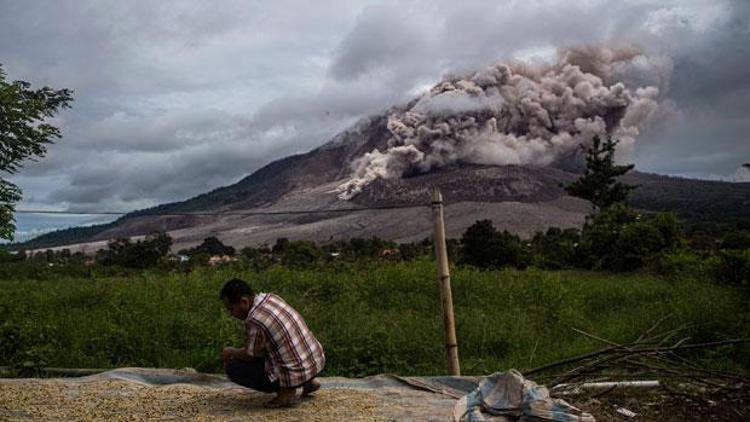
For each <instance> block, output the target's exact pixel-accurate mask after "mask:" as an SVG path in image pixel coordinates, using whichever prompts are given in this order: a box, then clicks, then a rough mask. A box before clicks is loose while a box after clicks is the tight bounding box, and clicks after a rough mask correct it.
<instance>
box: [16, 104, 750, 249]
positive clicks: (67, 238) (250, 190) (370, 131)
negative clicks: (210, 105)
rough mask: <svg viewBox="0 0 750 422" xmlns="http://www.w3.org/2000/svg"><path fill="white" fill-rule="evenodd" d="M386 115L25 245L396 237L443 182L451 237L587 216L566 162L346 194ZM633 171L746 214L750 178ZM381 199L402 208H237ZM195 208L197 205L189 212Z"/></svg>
mask: <svg viewBox="0 0 750 422" xmlns="http://www.w3.org/2000/svg"><path fill="white" fill-rule="evenodd" d="M386 123H387V118H386V116H385V115H382V116H378V117H374V118H369V119H366V120H364V121H362V122H360V123H359V124H358V125H357V126H356V127H355V128H353V129H352V130H350V131H347V132H345V133H342V134H341V135H339V136H337V137H336V138H335V139H334V140H333V141H331V142H329V143H328V144H326V145H324V146H322V147H320V148H318V149H315V150H313V151H310V152H308V153H306V154H301V155H296V156H291V157H287V158H284V159H281V160H278V161H275V162H273V163H270V164H268V165H267V166H265V167H263V168H261V169H260V170H258V171H256V172H255V173H253V174H251V175H249V176H247V177H245V178H244V179H242V180H241V181H239V182H238V183H236V184H233V185H230V186H226V187H223V188H220V189H216V190H214V191H212V192H208V193H205V194H202V195H199V196H197V197H195V198H192V199H189V200H187V201H183V202H177V203H172V204H165V205H161V206H158V207H154V208H151V209H146V210H142V211H138V212H135V213H131V214H128V215H126V216H124V217H122V218H120V219H119V220H117V221H115V222H113V223H110V224H107V225H101V226H97V227H94V228H89V229H86V232H84V233H83V234H82V235H80V236H78V235H77V234H76V233H75V230H80V229H69V230H67V231H61V232H56V233H50V234H47V235H44V236H41V237H40V238H37V239H36V240H34V241H31V242H29V243H28V244H27V247H31V248H42V247H62V246H63V245H64V246H65V247H69V248H71V249H78V250H80V249H86V250H93V249H95V248H97V247H103V246H104V245H106V241H107V240H108V239H113V238H116V237H122V236H140V235H145V234H147V233H150V232H152V231H154V230H164V231H167V232H169V234H170V235H171V236H172V237H173V239H174V241H175V245H174V249H175V250H179V249H181V248H184V247H191V246H194V245H196V244H198V243H200V242H201V241H202V240H203V239H204V238H206V237H208V236H217V237H218V238H219V239H221V240H222V241H223V242H225V243H227V244H230V245H233V246H235V247H244V246H256V245H259V244H263V243H273V242H274V241H275V239H277V238H279V237H287V238H289V239H291V240H297V239H304V240H313V241H317V242H323V243H325V242H330V241H334V240H337V239H346V238H352V237H371V236H378V237H381V238H386V239H391V240H395V241H413V240H421V239H424V238H425V237H427V236H429V235H430V233H431V228H432V226H431V213H430V209H429V203H430V192H431V189H432V188H433V187H437V188H439V189H440V190H441V191H442V193H443V196H444V198H445V201H446V226H447V227H446V228H447V232H448V236H449V237H460V235H461V234H462V233H463V232H464V231H465V230H466V228H467V227H468V226H470V225H471V224H473V223H474V222H475V221H476V220H479V219H490V220H492V221H493V223H494V224H495V226H496V227H498V228H499V229H507V230H508V231H510V232H513V233H517V234H519V235H522V236H530V235H532V234H533V233H534V232H536V231H539V230H544V229H546V228H547V227H562V228H565V227H577V226H580V225H581V224H582V223H583V221H584V218H585V215H586V214H587V213H589V212H590V211H591V206H590V205H589V204H588V203H587V202H586V201H583V200H580V199H578V198H573V197H570V196H568V195H566V194H565V191H564V189H563V188H562V186H561V185H564V184H566V183H569V182H571V181H573V180H575V179H576V178H577V177H579V175H580V174H579V172H578V170H577V169H575V168H573V169H571V167H570V166H569V165H566V166H563V165H557V166H547V167H535V166H518V165H508V166H490V165H473V164H456V165H451V166H447V167H443V168H440V169H437V170H434V171H431V172H429V173H424V174H415V175H411V176H407V177H403V178H399V179H378V180H375V181H373V182H372V183H370V184H368V185H367V186H366V187H365V188H364V189H363V190H362V192H361V193H359V194H358V195H357V196H355V197H354V198H353V199H352V200H348V201H345V200H341V199H339V197H338V191H337V187H338V186H340V185H341V183H342V181H345V180H346V174H347V167H346V165H345V164H342V163H350V162H351V161H352V160H353V158H354V157H357V156H359V155H361V154H362V153H363V152H364V151H368V150H371V149H372V148H377V147H378V146H379V144H381V146H382V144H384V143H385V141H386V138H387V129H386V127H385V126H386ZM626 181H627V182H628V183H633V184H638V185H640V187H639V189H637V190H636V191H635V192H634V193H633V194H632V202H633V204H634V205H636V206H637V207H638V208H640V209H642V210H646V211H649V210H654V211H677V212H678V213H681V214H682V215H683V216H684V217H687V218H692V219H697V220H706V219H710V218H711V216H712V215H714V214H721V213H722V212H733V213H740V214H742V213H743V212H744V213H745V214H748V212H747V209H748V207H747V204H748V203H750V184H748V183H726V182H712V181H699V180H691V179H683V178H674V177H666V176H659V175H651V174H645V173H638V172H633V173H632V174H630V175H628V176H627V177H626ZM377 207H395V208H393V209H372V210H365V211H340V212H322V213H314V214H301V215H298V214H291V215H289V214H278V215H236V214H239V213H253V212H259V213H270V212H278V211H288V210H345V209H350V208H377ZM722 210H723V211H722ZM683 211H684V212H683ZM191 213H196V214H197V215H185V214H191ZM203 213H227V214H229V215H218V216H217V215H205V214H203ZM743 215H744V214H743ZM740 217H742V218H744V217H743V216H739V217H738V218H740ZM92 229H93V230H92Z"/></svg>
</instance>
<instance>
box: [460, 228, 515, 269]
mask: <svg viewBox="0 0 750 422" xmlns="http://www.w3.org/2000/svg"><path fill="white" fill-rule="evenodd" d="M461 246H462V248H461V260H462V263H464V264H468V265H474V266H476V267H479V268H501V267H504V266H508V265H510V266H514V267H516V268H520V269H523V268H526V267H527V266H528V261H529V259H528V251H526V250H525V249H524V247H523V245H522V244H521V239H520V238H519V237H518V236H516V235H513V234H510V233H508V231H506V230H504V231H503V232H498V231H497V230H496V229H495V226H493V225H492V222H491V221H490V220H479V221H477V222H476V223H474V224H473V225H472V226H471V227H469V228H468V229H466V232H464V235H463V236H462V237H461Z"/></svg>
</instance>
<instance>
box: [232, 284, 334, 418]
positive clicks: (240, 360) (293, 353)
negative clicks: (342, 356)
mask: <svg viewBox="0 0 750 422" xmlns="http://www.w3.org/2000/svg"><path fill="white" fill-rule="evenodd" d="M219 297H220V298H221V300H222V301H223V302H224V306H225V307H226V308H227V310H228V311H229V312H230V313H231V314H232V316H233V317H235V318H238V319H240V320H242V321H244V324H245V347H243V348H235V347H225V348H224V350H223V351H222V353H221V358H222V361H223V363H224V370H225V371H226V373H227V376H228V377H229V379H230V380H232V382H235V383H237V384H240V385H242V386H245V387H248V388H252V389H254V390H258V391H262V392H265V393H276V397H274V398H273V399H272V400H271V401H269V402H267V403H266V407H288V406H292V405H294V404H296V403H297V402H298V398H297V388H298V387H302V392H301V395H302V396H303V397H304V396H307V395H309V394H311V393H313V392H315V391H316V390H318V389H319V388H320V383H319V382H318V381H317V380H316V379H315V377H316V376H317V375H318V374H319V373H320V371H322V370H323V366H324V365H325V355H324V354H323V347H322V346H321V345H320V343H319V342H318V340H317V339H316V338H315V336H314V335H313V333H312V332H311V331H310V329H309V328H307V324H305V320H304V319H303V318H302V316H301V315H300V314H299V313H298V312H297V311H296V310H294V308H292V307H291V306H289V304H287V303H286V302H284V300H282V299H281V298H280V297H278V296H276V295H275V294H273V293H257V294H256V293H255V292H253V290H252V288H251V287H250V286H249V285H248V284H247V283H246V282H245V281H243V280H240V279H232V280H229V281H227V282H226V284H224V287H223V288H222V289H221V294H220V295H219Z"/></svg>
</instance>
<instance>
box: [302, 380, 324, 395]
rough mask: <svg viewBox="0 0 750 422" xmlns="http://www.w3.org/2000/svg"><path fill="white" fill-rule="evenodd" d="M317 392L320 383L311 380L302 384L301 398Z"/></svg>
mask: <svg viewBox="0 0 750 422" xmlns="http://www.w3.org/2000/svg"><path fill="white" fill-rule="evenodd" d="M318 390H320V381H318V380H316V379H315V378H313V379H311V380H310V381H308V382H306V383H304V384H302V397H307V396H309V395H310V394H312V393H314V392H316V391H318Z"/></svg>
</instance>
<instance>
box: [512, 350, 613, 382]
mask: <svg viewBox="0 0 750 422" xmlns="http://www.w3.org/2000/svg"><path fill="white" fill-rule="evenodd" d="M617 349H620V347H618V346H612V347H607V348H604V349H601V350H597V351H595V352H589V353H586V354H583V355H579V356H573V357H570V358H566V359H562V360H559V361H556V362H552V363H548V364H546V365H542V366H538V367H536V368H532V369H529V370H528V371H521V373H522V374H524V375H527V376H528V375H531V374H535V373H537V372H542V371H546V370H547V369H552V368H556V367H558V366H563V365H567V364H569V363H575V362H580V361H582V360H585V359H589V358H592V357H596V356H599V355H603V354H605V353H609V352H611V351H613V350H617Z"/></svg>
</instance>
